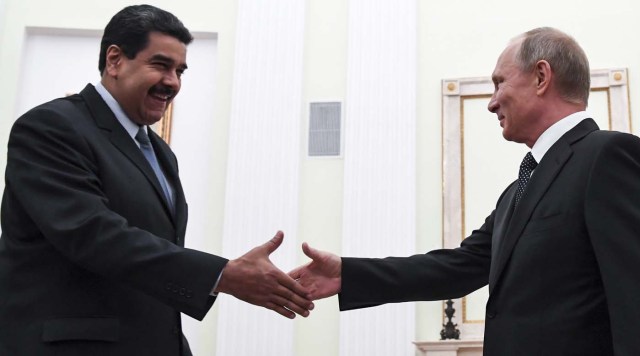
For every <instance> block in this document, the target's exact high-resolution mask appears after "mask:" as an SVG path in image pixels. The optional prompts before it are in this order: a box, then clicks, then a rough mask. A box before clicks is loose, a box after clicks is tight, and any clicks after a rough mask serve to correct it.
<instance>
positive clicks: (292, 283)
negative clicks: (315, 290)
mask: <svg viewBox="0 0 640 356" xmlns="http://www.w3.org/2000/svg"><path fill="white" fill-rule="evenodd" d="M296 279H297V278H296ZM278 283H279V284H280V285H281V286H284V288H285V289H284V290H285V291H286V292H287V293H292V294H296V295H299V296H300V297H302V298H305V299H308V298H307V295H308V294H309V291H308V290H307V288H305V287H304V286H303V285H302V284H300V283H298V282H297V281H296V280H295V279H294V278H293V277H291V276H289V275H287V274H284V273H282V274H279V275H278ZM281 295H282V294H281ZM284 296H287V295H284Z"/></svg>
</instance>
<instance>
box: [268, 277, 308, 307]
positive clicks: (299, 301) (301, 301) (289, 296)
mask: <svg viewBox="0 0 640 356" xmlns="http://www.w3.org/2000/svg"><path fill="white" fill-rule="evenodd" d="M297 284H298V283H296V285H297ZM303 289H304V291H305V292H304V293H303V294H298V293H296V292H295V291H293V290H291V289H290V288H287V287H285V286H282V285H281V286H279V287H278V288H277V289H276V290H275V291H274V294H273V295H274V298H282V300H286V301H289V303H293V304H295V305H297V306H298V308H300V310H313V307H314V305H313V301H312V300H311V299H310V298H309V297H308V296H309V294H310V293H309V291H307V289H306V288H303ZM290 309H293V307H292V308H290ZM296 313H298V311H296ZM298 314H300V313H298ZM300 315H302V314H300Z"/></svg>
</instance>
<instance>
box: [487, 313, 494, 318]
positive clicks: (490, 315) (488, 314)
mask: <svg viewBox="0 0 640 356" xmlns="http://www.w3.org/2000/svg"><path fill="white" fill-rule="evenodd" d="M495 317H496V313H495V312H487V318H488V319H493V318H495Z"/></svg>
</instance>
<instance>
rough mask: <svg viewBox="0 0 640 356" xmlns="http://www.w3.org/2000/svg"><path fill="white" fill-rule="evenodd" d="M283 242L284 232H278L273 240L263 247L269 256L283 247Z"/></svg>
mask: <svg viewBox="0 0 640 356" xmlns="http://www.w3.org/2000/svg"><path fill="white" fill-rule="evenodd" d="M283 240H284V233H283V232H282V231H278V232H276V235H275V236H274V237H273V238H272V239H271V240H269V241H267V242H265V244H264V245H262V246H263V247H264V248H265V249H266V250H267V254H269V255H270V254H271V253H272V252H273V251H275V250H277V249H278V247H280V245H282V241H283Z"/></svg>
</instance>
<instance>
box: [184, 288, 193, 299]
mask: <svg viewBox="0 0 640 356" xmlns="http://www.w3.org/2000/svg"><path fill="white" fill-rule="evenodd" d="M185 297H187V298H191V297H193V291H192V290H191V289H187V293H186V294H185Z"/></svg>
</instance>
